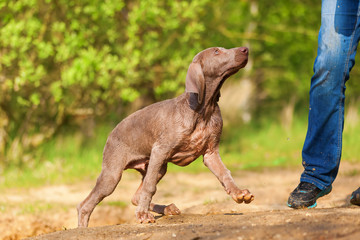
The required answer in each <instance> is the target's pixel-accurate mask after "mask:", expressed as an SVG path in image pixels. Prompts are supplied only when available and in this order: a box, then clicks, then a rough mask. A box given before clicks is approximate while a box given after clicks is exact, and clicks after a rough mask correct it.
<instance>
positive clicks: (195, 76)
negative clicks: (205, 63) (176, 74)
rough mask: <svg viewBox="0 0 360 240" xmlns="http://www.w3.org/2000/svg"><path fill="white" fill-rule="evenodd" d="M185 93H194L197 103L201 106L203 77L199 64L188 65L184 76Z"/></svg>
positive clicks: (203, 88)
mask: <svg viewBox="0 0 360 240" xmlns="http://www.w3.org/2000/svg"><path fill="white" fill-rule="evenodd" d="M185 91H186V92H189V93H196V94H197V103H198V104H199V105H200V104H202V102H203V99H204V94H205V77H204V74H203V71H202V68H201V65H200V63H197V62H196V63H195V62H192V63H191V64H190V66H189V69H188V72H187V75H186V81H185Z"/></svg>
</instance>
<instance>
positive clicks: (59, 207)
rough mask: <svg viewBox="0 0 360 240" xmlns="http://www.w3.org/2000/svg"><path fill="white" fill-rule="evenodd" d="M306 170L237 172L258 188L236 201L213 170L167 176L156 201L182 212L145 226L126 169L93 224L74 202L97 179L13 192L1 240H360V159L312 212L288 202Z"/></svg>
mask: <svg viewBox="0 0 360 240" xmlns="http://www.w3.org/2000/svg"><path fill="white" fill-rule="evenodd" d="M300 172H301V169H291V170H267V171H261V172H243V171H241V172H240V171H239V172H235V173H233V175H234V176H235V180H236V182H237V184H238V185H239V186H241V187H246V188H248V189H249V190H251V192H252V193H254V195H255V201H254V202H253V203H251V204H249V205H245V204H240V205H238V204H236V203H235V202H233V201H232V200H231V199H230V197H228V196H227V195H226V193H225V192H224V191H223V189H222V187H221V185H220V183H219V182H218V181H217V179H216V178H215V177H214V176H213V175H212V174H211V173H210V172H206V173H200V174H196V175H194V174H185V173H169V174H167V175H166V176H165V177H164V179H163V180H162V181H161V182H160V184H159V185H158V192H157V194H156V195H155V197H154V202H158V203H172V202H173V203H175V204H176V205H177V206H178V207H179V209H180V210H182V215H180V216H169V217H164V216H157V222H156V223H155V224H145V225H141V224H137V223H136V222H135V218H134V211H135V207H133V206H132V205H130V200H131V197H132V194H133V193H134V192H135V190H136V189H137V186H138V184H139V181H140V179H139V176H138V175H137V174H136V173H134V172H129V171H128V172H126V173H125V174H124V176H123V179H122V181H121V182H120V184H119V186H118V187H117V189H116V190H115V192H114V193H113V194H112V195H111V196H110V197H109V198H107V199H106V200H105V201H104V203H102V204H101V205H100V206H98V207H97V208H96V209H95V211H94V213H93V214H92V217H91V219H90V228H87V229H76V228H75V227H76V221H77V220H76V209H75V206H76V204H77V203H78V202H80V201H81V200H82V199H83V198H85V197H86V195H87V194H88V193H89V191H90V190H91V187H92V185H93V184H94V183H93V182H85V183H77V184H74V185H72V186H48V187H42V188H37V189H28V190H21V191H19V190H16V191H15V190H8V191H6V192H5V194H4V195H5V196H4V197H1V199H0V239H21V238H24V237H31V236H33V237H34V236H37V237H34V239H160V240H161V239H360V217H359V216H360V207H356V206H351V205H350V204H349V194H350V193H351V192H352V191H353V190H354V189H356V188H357V187H358V186H359V185H360V184H359V183H360V175H359V172H360V164H357V165H351V164H349V163H345V162H343V164H342V166H341V169H340V173H339V176H338V178H337V180H336V182H335V183H334V185H333V192H332V193H331V194H329V195H328V196H325V197H323V198H321V199H319V200H318V207H317V208H316V209H311V210H292V209H289V208H288V207H287V206H286V200H287V198H288V194H289V192H290V191H292V190H293V188H294V187H296V185H297V183H298V179H299V174H300ZM2 195H3V194H2ZM45 233H50V234H47V235H44V234H45Z"/></svg>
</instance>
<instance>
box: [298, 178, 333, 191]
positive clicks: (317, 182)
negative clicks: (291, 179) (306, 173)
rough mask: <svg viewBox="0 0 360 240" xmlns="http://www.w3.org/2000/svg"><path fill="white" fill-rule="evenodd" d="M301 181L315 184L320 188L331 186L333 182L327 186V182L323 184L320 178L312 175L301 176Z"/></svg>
mask: <svg viewBox="0 0 360 240" xmlns="http://www.w3.org/2000/svg"><path fill="white" fill-rule="evenodd" d="M300 182H307V183H312V184H314V185H315V186H316V187H318V188H319V189H320V190H324V189H325V188H327V187H329V186H331V184H330V185H329V186H326V185H325V184H323V183H322V182H320V181H319V180H317V179H315V178H312V177H301V178H300Z"/></svg>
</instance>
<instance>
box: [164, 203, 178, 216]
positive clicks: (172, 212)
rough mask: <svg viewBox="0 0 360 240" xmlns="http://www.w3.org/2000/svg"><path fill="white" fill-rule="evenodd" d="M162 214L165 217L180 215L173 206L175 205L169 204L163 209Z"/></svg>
mask: <svg viewBox="0 0 360 240" xmlns="http://www.w3.org/2000/svg"><path fill="white" fill-rule="evenodd" d="M164 214H165V215H167V216H168V215H180V214H181V212H180V210H179V209H178V208H177V207H176V206H175V204H173V203H172V204H170V205H168V206H166V207H165V209H164Z"/></svg>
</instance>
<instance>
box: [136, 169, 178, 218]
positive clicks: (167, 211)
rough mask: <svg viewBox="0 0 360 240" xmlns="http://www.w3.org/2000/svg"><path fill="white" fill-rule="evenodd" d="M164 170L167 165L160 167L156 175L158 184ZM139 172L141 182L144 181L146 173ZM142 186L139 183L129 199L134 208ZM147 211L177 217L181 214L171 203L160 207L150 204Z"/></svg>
mask: <svg viewBox="0 0 360 240" xmlns="http://www.w3.org/2000/svg"><path fill="white" fill-rule="evenodd" d="M166 170H167V164H164V165H163V166H162V167H161V169H160V171H159V173H158V175H157V183H158V182H160V180H161V179H162V178H163V176H164V175H165V173H166ZM139 172H140V173H141V174H142V176H143V180H144V177H145V174H146V172H144V171H139ZM142 186H143V181H141V184H140V186H139V188H138V189H137V190H136V193H135V194H134V196H133V198H132V199H131V202H132V204H134V205H135V206H138V204H139V199H140V193H141V190H142ZM149 210H150V211H152V212H156V213H159V214H164V215H179V214H180V213H181V212H180V210H179V209H178V208H177V207H176V206H175V204H173V203H172V204H169V205H160V204H156V203H150V206H149Z"/></svg>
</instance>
